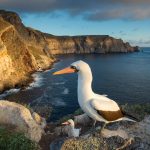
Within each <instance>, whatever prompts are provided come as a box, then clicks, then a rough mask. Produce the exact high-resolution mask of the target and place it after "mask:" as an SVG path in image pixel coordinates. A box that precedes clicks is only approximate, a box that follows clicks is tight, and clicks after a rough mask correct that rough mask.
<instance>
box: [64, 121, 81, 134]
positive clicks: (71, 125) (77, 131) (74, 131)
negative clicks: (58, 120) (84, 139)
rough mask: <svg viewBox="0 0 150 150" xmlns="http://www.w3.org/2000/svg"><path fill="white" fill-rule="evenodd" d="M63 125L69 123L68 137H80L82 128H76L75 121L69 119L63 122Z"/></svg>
mask: <svg viewBox="0 0 150 150" xmlns="http://www.w3.org/2000/svg"><path fill="white" fill-rule="evenodd" d="M62 125H67V126H68V128H67V134H68V137H79V135H80V131H81V129H77V128H75V125H74V121H73V120H72V119H69V120H68V121H66V122H64V123H62Z"/></svg>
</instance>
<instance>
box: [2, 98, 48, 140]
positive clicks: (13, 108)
mask: <svg viewBox="0 0 150 150" xmlns="http://www.w3.org/2000/svg"><path fill="white" fill-rule="evenodd" d="M0 125H5V126H14V128H15V130H16V131H17V132H23V133H24V134H25V135H26V136H27V137H28V138H30V139H31V140H33V141H36V142H39V140H40V139H41V136H42V134H43V133H44V128H45V126H46V121H45V119H44V118H41V117H40V116H39V115H38V114H37V113H35V112H33V113H32V114H31V112H30V111H29V109H27V108H26V107H24V106H23V105H20V104H18V103H14V102H9V101H6V100H0Z"/></svg>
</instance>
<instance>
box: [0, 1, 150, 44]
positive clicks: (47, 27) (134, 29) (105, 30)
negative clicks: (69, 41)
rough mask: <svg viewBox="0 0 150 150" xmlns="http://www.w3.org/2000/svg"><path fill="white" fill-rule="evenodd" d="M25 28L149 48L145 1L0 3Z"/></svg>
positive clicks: (149, 21)
mask: <svg viewBox="0 0 150 150" xmlns="http://www.w3.org/2000/svg"><path fill="white" fill-rule="evenodd" d="M0 8H2V9H7V10H13V11H16V12H17V13H19V15H20V16H21V18H22V20H23V23H24V24H25V25H26V26H29V27H32V28H35V29H38V30H41V31H43V32H47V33H50V34H54V35H103V34H108V35H110V36H113V37H116V38H121V39H123V40H125V41H128V42H130V43H131V44H132V45H139V46H147V47H148V46H150V1H149V0H105V1H104V0H103V1H102V0H82V1H81V0H76V1H71V0H61V1H59V0H32V1H30V0H22V1H20V0H1V1H0Z"/></svg>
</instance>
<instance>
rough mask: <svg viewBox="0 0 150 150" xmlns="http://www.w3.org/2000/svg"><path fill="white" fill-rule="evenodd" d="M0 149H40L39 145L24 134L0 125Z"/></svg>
mask: <svg viewBox="0 0 150 150" xmlns="http://www.w3.org/2000/svg"><path fill="white" fill-rule="evenodd" d="M0 150H40V147H39V145H38V144H37V143H35V142H33V141H31V140H29V139H28V138H26V137H25V136H24V134H22V133H18V132H14V131H12V130H11V129H6V128H5V127H3V126H0Z"/></svg>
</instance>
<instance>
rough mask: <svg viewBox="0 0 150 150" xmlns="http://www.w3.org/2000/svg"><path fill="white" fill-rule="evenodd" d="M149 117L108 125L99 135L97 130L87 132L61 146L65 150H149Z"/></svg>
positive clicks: (67, 140)
mask: <svg viewBox="0 0 150 150" xmlns="http://www.w3.org/2000/svg"><path fill="white" fill-rule="evenodd" d="M149 123H150V116H147V117H145V118H144V120H142V121H141V122H139V123H133V124H129V123H127V122H122V123H121V124H119V123H116V124H115V125H110V126H108V127H107V128H110V129H104V130H103V131H102V132H101V134H100V131H99V130H95V131H94V132H93V131H90V132H87V133H85V134H83V135H82V136H80V137H79V138H78V139H73V138H70V139H66V140H65V141H64V143H63V144H62V146H61V149H62V150H65V149H70V150H71V149H81V150H86V149H95V150H99V149H101V150H106V149H107V150H111V149H116V150H123V149H127V150H131V149H134V150H138V149H142V150H149V149H150V141H149V139H150V124H149Z"/></svg>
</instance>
